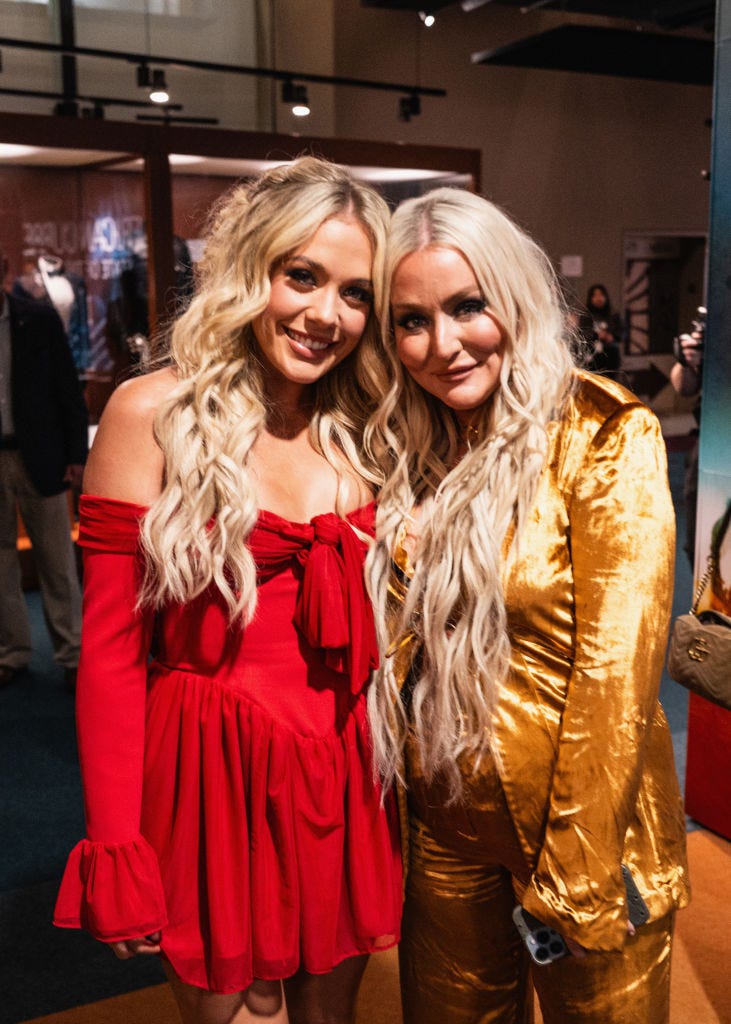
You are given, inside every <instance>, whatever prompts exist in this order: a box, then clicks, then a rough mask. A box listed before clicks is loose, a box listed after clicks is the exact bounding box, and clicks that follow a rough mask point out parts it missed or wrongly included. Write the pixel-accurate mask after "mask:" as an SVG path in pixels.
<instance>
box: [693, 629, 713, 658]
mask: <svg viewBox="0 0 731 1024" xmlns="http://www.w3.org/2000/svg"><path fill="white" fill-rule="evenodd" d="M710 649H711V648H710V647H709V646H708V641H707V640H706V639H705V637H703V636H701V635H700V634H698V635H697V636H694V637H693V640H692V642H691V645H690V647H689V648H688V657H689V658H691V659H692V660H693V661H705V658H706V655H707V654H708V653H709V651H710Z"/></svg>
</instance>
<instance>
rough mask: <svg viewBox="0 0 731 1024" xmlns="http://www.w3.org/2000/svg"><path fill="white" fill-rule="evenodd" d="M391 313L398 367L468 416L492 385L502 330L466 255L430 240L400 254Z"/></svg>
mask: <svg viewBox="0 0 731 1024" xmlns="http://www.w3.org/2000/svg"><path fill="white" fill-rule="evenodd" d="M391 318H392V322H393V329H394V336H395V341H396V350H397V352H398V355H399V358H400V360H401V362H402V363H403V365H404V367H405V368H406V369H407V370H408V372H409V373H410V374H411V376H412V377H413V378H414V380H415V381H416V383H417V384H419V385H420V386H421V387H422V388H423V389H424V390H425V391H428V392H429V394H431V395H434V397H435V398H438V399H439V400H440V401H441V402H444V404H445V405H447V406H449V408H450V409H453V410H454V412H455V413H456V414H457V417H458V419H459V420H460V421H462V422H464V423H468V422H469V421H470V419H471V418H472V413H473V412H474V411H475V410H476V409H479V408H480V406H482V405H483V404H484V403H485V402H486V401H487V400H488V399H489V398H490V396H491V395H492V394H493V392H494V391H495V389H496V388H497V386H498V383H499V379H500V367H501V366H502V362H503V352H504V335H503V331H502V329H501V327H500V325H499V324H498V322H497V320H496V319H495V318H494V316H493V315H492V313H491V312H490V310H489V309H488V306H487V303H486V301H485V298H484V296H483V294H482V291H481V289H480V286H479V284H478V282H477V278H476V277H475V275H474V272H473V270H472V267H471V266H470V264H469V263H468V262H467V260H466V259H465V258H464V256H463V255H462V254H461V253H460V252H458V251H457V250H456V249H449V248H446V247H443V246H436V245H430V246H427V247H426V248H424V249H418V250H417V251H416V252H412V253H410V254H409V255H408V256H405V257H404V259H402V260H401V262H400V263H399V264H398V266H397V267H396V271H395V273H394V275H393V281H392V285H391Z"/></svg>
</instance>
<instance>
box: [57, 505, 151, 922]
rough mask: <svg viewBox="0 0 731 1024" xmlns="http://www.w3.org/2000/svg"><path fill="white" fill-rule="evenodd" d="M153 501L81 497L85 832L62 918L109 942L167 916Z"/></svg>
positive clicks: (65, 885)
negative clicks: (154, 831) (155, 800)
mask: <svg viewBox="0 0 731 1024" xmlns="http://www.w3.org/2000/svg"><path fill="white" fill-rule="evenodd" d="M144 512H145V509H144V508H141V507H139V506H136V505H131V504H129V503H127V502H119V501H112V500H110V499H100V498H91V497H89V496H83V497H82V499H81V506H80V530H79V544H80V545H81V546H82V548H83V554H84V613H83V633H82V638H83V642H82V654H81V660H80V663H79V674H78V686H77V713H76V718H77V735H78V743H79V760H80V764H81V773H82V780H83V787H84V810H85V815H86V829H87V838H86V839H84V840H82V841H81V842H80V843H78V844H77V846H76V847H75V848H74V850H73V851H72V853H71V855H70V857H69V860H68V863H67V866H66V871H65V873H64V876H63V880H62V883H61V888H60V892H59V895H58V900H57V903H56V910H55V914H54V923H55V924H56V925H59V926H61V927H68V928H79V927H81V928H86V929H87V930H88V931H90V932H91V933H92V935H94V936H96V937H97V938H99V939H103V940H104V941H107V942H112V941H118V940H122V939H129V938H135V937H139V936H143V935H147V934H149V933H150V932H153V931H156V930H158V929H160V928H162V927H164V926H165V925H166V924H167V914H166V910H165V898H164V895H163V887H162V882H161V879H160V870H159V866H158V862H157V855H156V854H155V852H154V850H153V849H152V847H151V846H150V845H149V843H148V842H147V841H146V840H145V839H144V837H143V836H142V835H141V834H140V809H141V801H142V777H143V756H144V755H143V751H144V735H145V696H146V679H147V660H148V654H149V650H150V644H151V640H152V629H153V619H154V614H153V613H152V612H151V611H145V612H140V611H139V610H137V609H136V604H137V595H138V593H139V583H140V575H141V571H142V561H141V557H140V554H139V549H138V526H139V519H140V517H141V516H142V515H143V514H144Z"/></svg>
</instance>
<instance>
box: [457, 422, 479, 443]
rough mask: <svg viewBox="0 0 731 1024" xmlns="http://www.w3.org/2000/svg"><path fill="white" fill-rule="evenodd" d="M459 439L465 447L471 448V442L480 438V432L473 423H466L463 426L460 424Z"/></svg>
mask: <svg viewBox="0 0 731 1024" xmlns="http://www.w3.org/2000/svg"><path fill="white" fill-rule="evenodd" d="M459 439H460V441H461V443H462V444H463V445H465V446H466V447H467V448H472V444H473V442H474V443H476V442H477V441H479V440H480V432H479V430H478V429H477V427H476V426H475V425H474V423H466V424H465V425H464V426H460V430H459Z"/></svg>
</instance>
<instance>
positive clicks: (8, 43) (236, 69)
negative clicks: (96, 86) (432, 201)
mask: <svg viewBox="0 0 731 1024" xmlns="http://www.w3.org/2000/svg"><path fill="white" fill-rule="evenodd" d="M1 46H5V47H7V48H8V49H13V48H16V49H21V50H36V51H41V52H45V53H58V54H62V55H63V56H68V57H98V58H100V59H103V60H122V61H125V62H127V63H129V64H165V65H167V66H168V67H175V68H190V69H192V70H195V71H215V72H220V73H226V74H233V75H254V76H256V77H258V78H273V79H275V80H277V81H287V80H291V79H297V80H298V81H301V82H312V83H319V84H322V85H343V86H349V87H351V88H353V89H379V90H381V91H385V92H401V93H409V94H410V95H413V96H446V95H447V91H446V89H439V88H435V87H432V86H427V85H404V84H400V83H398V82H377V81H373V80H371V79H368V78H347V77H344V76H342V75H318V74H313V73H310V72H305V71H280V70H278V69H275V68H260V67H249V66H247V65H243V64H219V63H216V62H213V61H205V60H188V59H187V58H181V57H164V56H157V55H153V54H149V53H129V52H126V51H122V50H101V49H98V48H96V47H90V46H64V45H63V44H62V43H44V42H34V41H31V40H27V39H13V38H8V37H5V36H3V37H0V47H1Z"/></svg>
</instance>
